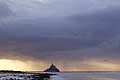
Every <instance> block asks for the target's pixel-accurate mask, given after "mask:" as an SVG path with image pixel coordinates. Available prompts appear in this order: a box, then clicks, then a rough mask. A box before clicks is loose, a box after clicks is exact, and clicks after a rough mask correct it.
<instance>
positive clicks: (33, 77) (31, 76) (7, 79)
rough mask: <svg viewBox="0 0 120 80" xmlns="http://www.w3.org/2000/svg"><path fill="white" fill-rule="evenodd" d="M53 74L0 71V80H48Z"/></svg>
mask: <svg viewBox="0 0 120 80" xmlns="http://www.w3.org/2000/svg"><path fill="white" fill-rule="evenodd" d="M53 75H55V74H50V73H30V72H21V71H0V80H49V79H50V77H51V76H53Z"/></svg>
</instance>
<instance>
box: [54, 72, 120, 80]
mask: <svg viewBox="0 0 120 80" xmlns="http://www.w3.org/2000/svg"><path fill="white" fill-rule="evenodd" d="M52 80H120V73H60V74H58V75H57V76H54V77H53V79H52Z"/></svg>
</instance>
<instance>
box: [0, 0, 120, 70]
mask: <svg viewBox="0 0 120 80" xmlns="http://www.w3.org/2000/svg"><path fill="white" fill-rule="evenodd" d="M119 26H120V1H119V0H0V69H1V70H2V69H5V70H24V71H35V70H40V71H43V70H44V69H46V68H47V67H49V66H50V64H52V63H53V64H55V65H57V66H58V67H59V68H60V70H62V71H119V70H120V69H119V66H120V62H119V60H120V49H119V48H120V27H119ZM7 65H9V66H7ZM19 65H21V66H19ZM28 65H29V67H28ZM6 66H7V67H6Z"/></svg>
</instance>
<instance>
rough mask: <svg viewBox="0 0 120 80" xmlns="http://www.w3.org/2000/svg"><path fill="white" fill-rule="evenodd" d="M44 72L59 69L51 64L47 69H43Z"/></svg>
mask: <svg viewBox="0 0 120 80" xmlns="http://www.w3.org/2000/svg"><path fill="white" fill-rule="evenodd" d="M44 72H60V70H59V69H58V68H57V67H56V66H55V65H54V64H52V65H51V66H50V67H49V68H48V69H46V70H44Z"/></svg>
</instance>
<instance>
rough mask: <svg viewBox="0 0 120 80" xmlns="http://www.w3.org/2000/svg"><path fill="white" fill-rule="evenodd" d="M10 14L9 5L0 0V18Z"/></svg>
mask: <svg viewBox="0 0 120 80" xmlns="http://www.w3.org/2000/svg"><path fill="white" fill-rule="evenodd" d="M10 14H11V10H10V9H9V6H8V5H7V4H6V3H4V2H2V1H0V19H2V18H5V17H7V16H9V15H10Z"/></svg>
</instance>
